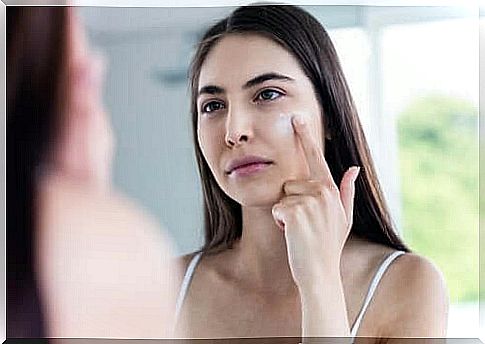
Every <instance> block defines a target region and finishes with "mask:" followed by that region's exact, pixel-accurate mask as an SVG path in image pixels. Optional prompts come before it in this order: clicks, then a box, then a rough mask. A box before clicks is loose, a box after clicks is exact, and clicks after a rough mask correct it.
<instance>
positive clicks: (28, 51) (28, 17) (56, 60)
mask: <svg viewBox="0 0 485 344" xmlns="http://www.w3.org/2000/svg"><path fill="white" fill-rule="evenodd" d="M67 20H68V16H67V8H63V7H52V8H49V7H13V6H8V7H7V32H6V33H7V133H6V135H7V137H6V139H7V140H6V141H7V148H6V154H7V156H6V161H7V176H6V177H7V183H6V185H7V190H6V194H7V204H6V208H7V234H6V236H7V245H6V246H7V333H6V334H7V338H18V337H36V338H41V337H45V323H44V319H43V318H44V317H43V315H42V302H41V298H40V296H39V291H38V282H37V278H36V274H35V261H34V260H35V247H34V243H35V228H36V218H37V216H36V213H35V210H36V209H35V197H36V190H35V185H36V178H35V176H36V171H37V170H38V168H39V166H40V165H41V164H42V162H43V161H44V158H45V155H46V154H47V151H48V149H49V146H50V145H51V143H52V141H53V140H54V134H55V133H56V132H57V129H58V124H59V119H60V115H61V113H62V111H61V108H62V106H63V103H62V100H63V99H64V98H65V97H64V96H63V94H61V91H62V90H63V89H64V87H65V80H66V77H67V74H66V56H67V31H68V29H67V28H68V25H67Z"/></svg>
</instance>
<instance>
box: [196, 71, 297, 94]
mask: <svg viewBox="0 0 485 344" xmlns="http://www.w3.org/2000/svg"><path fill="white" fill-rule="evenodd" d="M268 80H283V81H294V79H292V78H290V77H289V76H286V75H283V74H279V73H274V72H270V73H264V74H261V75H258V76H256V77H254V78H252V79H251V80H248V81H247V82H246V83H245V84H244V85H243V87H242V88H243V89H248V88H251V87H253V86H256V85H259V84H262V83H263V82H265V81H268ZM225 92H226V90H225V89H224V88H222V87H220V86H215V85H207V86H204V87H202V88H201V89H200V90H199V92H198V94H197V97H199V96H200V95H202V94H211V95H215V94H221V93H225Z"/></svg>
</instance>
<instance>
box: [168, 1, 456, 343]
mask: <svg viewBox="0 0 485 344" xmlns="http://www.w3.org/2000/svg"><path fill="white" fill-rule="evenodd" d="M190 77H191V91H192V123H193V134H194V138H195V150H196V157H197V162H198V167H199V172H200V174H201V180H202V188H203V194H204V211H205V245H204V246H203V248H202V249H201V250H200V251H199V252H196V253H195V254H192V255H188V256H185V257H183V259H182V261H183V264H184V265H185V268H186V273H185V276H184V279H183V280H182V282H181V287H180V293H179V299H178V303H177V312H178V315H179V322H178V323H179V324H182V323H183V324H185V325H186V326H187V331H188V332H187V335H188V336H189V337H248V336H249V337H262V336H304V337H307V336H318V337H320V336H349V335H351V336H356V335H358V336H371V337H406V336H412V337H417V336H423V337H430V336H434V337H443V336H445V334H446V318H447V308H448V300H447V291H446V287H445V284H444V282H443V279H442V276H441V274H440V272H439V271H438V270H437V268H436V267H435V266H434V265H433V264H431V263H430V262H429V261H428V260H426V259H425V258H423V257H420V256H418V255H416V254H412V253H411V252H410V250H409V249H408V248H407V247H406V245H405V244H404V243H403V242H402V240H401V239H400V238H399V237H398V235H397V234H396V232H395V230H394V228H393V225H392V223H391V219H390V214H389V211H388V209H387V207H386V204H385V201H384V197H383V194H382V192H381V189H380V187H379V183H378V181H377V177H376V173H375V170H374V167H373V163H372V159H371V157H370V154H369V149H368V147H367V143H366V140H365V137H364V133H363V131H362V128H361V125H360V122H359V119H358V116H357V112H356V109H355V106H354V104H353V101H352V98H351V95H350V92H349V89H348V86H347V84H346V81H345V78H344V75H343V72H342V69H341V67H340V64H339V61H338V58H337V55H336V52H335V50H334V47H333V45H332V43H331V41H330V39H329V37H328V35H327V33H326V32H325V30H324V29H323V27H322V26H321V24H319V23H318V21H317V20H315V19H314V18H313V17H312V16H311V15H309V14H308V13H307V12H305V11H304V10H302V9H300V8H298V7H293V6H276V5H260V6H244V7H240V8H238V9H236V10H235V11H234V12H233V13H232V14H231V15H229V16H228V17H227V18H225V19H223V20H221V21H219V22H218V23H217V24H215V25H214V26H213V27H211V28H210V29H209V30H208V31H207V32H206V33H205V35H204V36H203V38H202V40H201V42H200V43H199V45H198V48H197V51H196V53H195V57H194V59H193V62H192V66H191V75H190ZM381 277H382V279H381ZM214 291H216V292H214ZM364 315H365V316H364ZM396 342H397V341H396Z"/></svg>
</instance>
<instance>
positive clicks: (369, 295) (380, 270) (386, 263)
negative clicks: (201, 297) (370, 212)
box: [175, 251, 406, 337]
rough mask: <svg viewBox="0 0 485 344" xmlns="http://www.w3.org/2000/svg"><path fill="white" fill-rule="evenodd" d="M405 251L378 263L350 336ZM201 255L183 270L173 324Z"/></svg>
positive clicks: (395, 252) (197, 255)
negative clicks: (377, 290) (394, 262)
mask: <svg viewBox="0 0 485 344" xmlns="http://www.w3.org/2000/svg"><path fill="white" fill-rule="evenodd" d="M404 253H406V252H404V251H394V252H392V253H390V254H389V255H388V256H387V257H386V258H385V259H384V260H383V261H382V263H381V264H380V265H379V268H378V269H377V272H376V273H375V275H374V278H373V279H372V281H371V283H370V286H369V289H368V291H367V295H366V297H365V299H364V302H363V303H362V307H361V309H360V311H359V314H358V315H357V318H356V319H355V322H354V324H353V325H352V328H351V330H350V336H351V337H355V336H356V335H357V331H358V330H359V326H360V323H361V322H362V318H363V317H364V313H365V311H366V310H367V307H369V304H370V301H371V300H372V297H373V296H374V293H375V291H376V289H377V285H378V284H379V281H380V280H381V278H382V276H383V275H384V272H386V270H387V268H388V267H389V265H391V263H392V262H393V261H394V260H395V259H396V258H397V257H399V256H400V255H402V254H404ZM201 257H202V252H199V253H197V254H196V255H194V257H192V260H191V261H190V263H189V265H188V266H187V270H186V271H185V275H184V279H183V281H182V285H181V286H180V291H179V294H178V297H177V303H176V305H175V324H177V321H178V318H179V316H180V311H181V309H182V305H183V303H184V300H185V296H186V295H187V291H188V290H189V286H190V282H191V281H192V276H193V275H194V271H195V268H196V267H197V264H198V263H199V260H200V258H201Z"/></svg>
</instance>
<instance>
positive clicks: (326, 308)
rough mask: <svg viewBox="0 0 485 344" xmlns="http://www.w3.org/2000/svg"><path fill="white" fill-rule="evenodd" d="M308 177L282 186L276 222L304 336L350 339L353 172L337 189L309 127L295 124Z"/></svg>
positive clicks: (353, 170)
mask: <svg viewBox="0 0 485 344" xmlns="http://www.w3.org/2000/svg"><path fill="white" fill-rule="evenodd" d="M293 125H294V129H295V133H296V136H297V137H298V138H299V140H300V143H301V147H302V151H303V155H304V156H305V158H306V161H307V164H308V167H309V173H308V177H307V178H305V179H301V180H290V181H287V182H285V184H284V186H283V193H284V197H283V198H282V199H281V200H280V201H279V202H278V203H277V204H275V205H274V206H273V209H272V211H273V217H274V218H275V221H276V223H277V224H278V226H279V227H280V228H281V230H282V231H283V233H284V235H285V241H286V248H287V254H288V261H289V265H290V269H291V272H292V275H293V279H294V281H295V284H296V285H297V287H298V290H299V292H300V298H301V304H302V335H303V337H324V336H329V337H346V336H349V335H350V329H349V321H348V319H347V307H346V304H345V298H344V292H343V287H342V279H341V275H340V257H341V255H342V249H343V246H344V244H345V241H346V239H347V236H348V234H349V232H350V228H351V226H352V218H353V215H352V214H353V200H354V194H355V186H354V183H355V179H356V178H357V175H358V173H359V169H358V168H356V167H354V168H350V169H349V170H348V171H347V172H346V173H345V174H344V176H343V178H342V181H341V183H340V188H338V187H337V186H336V185H335V182H334V180H333V177H332V174H331V172H330V169H329V167H328V165H327V162H326V161H325V157H324V155H323V152H322V149H321V147H319V146H318V144H317V141H316V140H315V139H314V138H313V137H312V135H311V132H310V130H309V128H308V127H307V126H306V124H305V123H304V122H302V121H301V119H300V120H297V119H296V118H294V119H293Z"/></svg>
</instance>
